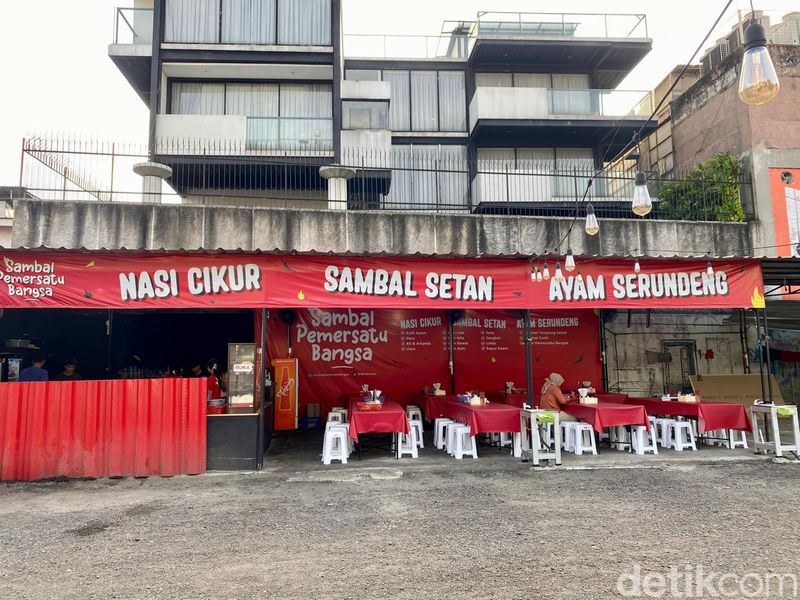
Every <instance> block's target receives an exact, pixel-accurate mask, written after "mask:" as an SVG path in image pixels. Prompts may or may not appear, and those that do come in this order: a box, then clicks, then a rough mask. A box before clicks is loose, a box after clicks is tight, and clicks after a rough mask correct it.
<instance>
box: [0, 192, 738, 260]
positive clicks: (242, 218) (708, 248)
mask: <svg viewBox="0 0 800 600" xmlns="http://www.w3.org/2000/svg"><path fill="white" fill-rule="evenodd" d="M15 208H16V218H15V222H14V234H13V245H14V246H15V247H27V248H35V247H39V246H47V247H50V248H61V247H64V248H89V249H98V248H129V249H158V248H166V249H179V248H185V249H198V248H206V249H217V248H222V249H229V250H233V249H244V250H273V249H276V248H277V249H280V250H297V251H309V250H317V251H322V252H348V251H349V252H354V253H366V252H390V253H393V254H413V253H417V252H419V253H423V254H433V253H436V254H451V253H452V254H459V255H465V256H475V255H478V254H490V255H497V254H514V253H518V252H519V253H522V254H531V255H533V254H545V253H552V252H554V251H555V248H556V245H557V244H558V242H559V241H560V240H561V239H562V238H563V237H564V235H565V233H566V232H567V230H568V228H569V225H570V223H571V219H564V218H548V217H502V216H481V215H448V214H436V213H419V214H417V213H400V212H396V213H395V212H387V211H363V212H362V211H329V210H300V209H282V208H236V207H209V206H174V205H173V206H168V205H145V204H122V203H101V202H42V201H38V200H21V201H18V202H17V203H16V205H15ZM600 227H601V231H600V234H599V235H597V236H595V237H589V236H587V235H586V234H585V233H584V231H583V223H582V220H579V221H578V222H577V223H576V225H575V227H574V230H573V232H572V234H571V236H570V239H569V240H566V241H565V242H564V243H563V244H562V246H561V251H562V252H564V251H566V248H567V245H570V246H571V247H572V250H573V251H574V252H575V254H578V255H579V254H590V255H598V254H602V255H610V254H617V255H627V254H631V253H634V252H636V251H637V249H639V250H640V251H641V253H643V254H644V253H645V252H646V253H648V254H650V255H653V256H659V255H661V256H690V255H698V256H705V255H708V254H711V255H716V256H734V255H735V256H749V255H751V254H752V252H751V242H750V239H751V235H750V225H749V224H746V223H697V222H687V221H649V220H638V219H603V220H601V224H600Z"/></svg>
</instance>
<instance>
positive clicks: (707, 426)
mask: <svg viewBox="0 0 800 600" xmlns="http://www.w3.org/2000/svg"><path fill="white" fill-rule="evenodd" d="M625 402H626V404H630V405H633V404H635V405H637V406H643V407H644V409H645V410H646V411H647V414H649V415H667V416H680V417H691V418H693V419H697V428H698V430H699V432H700V433H703V432H705V431H713V430H715V429H741V430H744V431H752V427H751V425H750V420H749V419H748V418H747V411H746V410H745V408H744V406H742V405H741V404H730V403H725V402H678V401H676V400H659V399H658V398H628V399H627V400H625Z"/></svg>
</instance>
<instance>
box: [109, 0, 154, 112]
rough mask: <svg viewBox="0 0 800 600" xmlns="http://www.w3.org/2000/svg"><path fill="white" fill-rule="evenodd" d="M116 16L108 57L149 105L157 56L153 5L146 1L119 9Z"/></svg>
mask: <svg viewBox="0 0 800 600" xmlns="http://www.w3.org/2000/svg"><path fill="white" fill-rule="evenodd" d="M114 17H115V18H114V41H113V43H112V44H110V45H109V46H108V56H109V57H110V58H111V60H112V61H113V62H114V64H115V65H117V68H118V69H119V70H120V71H121V72H122V74H123V75H124V76H125V79H127V80H128V83H130V84H131V86H132V87H133V89H134V90H136V93H137V94H139V96H140V97H141V98H142V100H144V101H145V102H147V101H148V98H147V96H148V94H149V90H150V68H151V57H152V55H153V2H152V0H151V1H149V2H147V1H144V0H142V1H137V2H136V6H135V7H133V8H117V9H116V10H115V13H114Z"/></svg>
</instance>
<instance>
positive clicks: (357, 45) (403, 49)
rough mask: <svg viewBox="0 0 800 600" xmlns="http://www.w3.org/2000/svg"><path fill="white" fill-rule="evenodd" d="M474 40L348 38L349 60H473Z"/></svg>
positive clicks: (448, 36)
mask: <svg viewBox="0 0 800 600" xmlns="http://www.w3.org/2000/svg"><path fill="white" fill-rule="evenodd" d="M470 40H471V36H469V35H467V34H464V35H452V34H443V35H371V34H347V35H345V36H344V55H345V56H347V57H348V58H393V59H409V60H426V59H436V60H456V61H465V60H467V58H468V57H469V50H470Z"/></svg>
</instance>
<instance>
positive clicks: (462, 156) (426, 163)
mask: <svg viewBox="0 0 800 600" xmlns="http://www.w3.org/2000/svg"><path fill="white" fill-rule="evenodd" d="M392 161H393V162H392V166H393V169H392V185H391V188H390V189H389V193H388V194H387V195H386V196H385V197H384V207H385V208H387V209H399V208H414V207H428V208H433V207H439V208H441V209H442V210H448V209H452V210H459V209H463V208H466V207H467V206H468V204H469V197H468V184H467V180H468V172H467V148H466V146H460V145H452V146H449V145H442V146H434V145H417V144H415V145H413V146H411V145H397V146H392Z"/></svg>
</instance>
